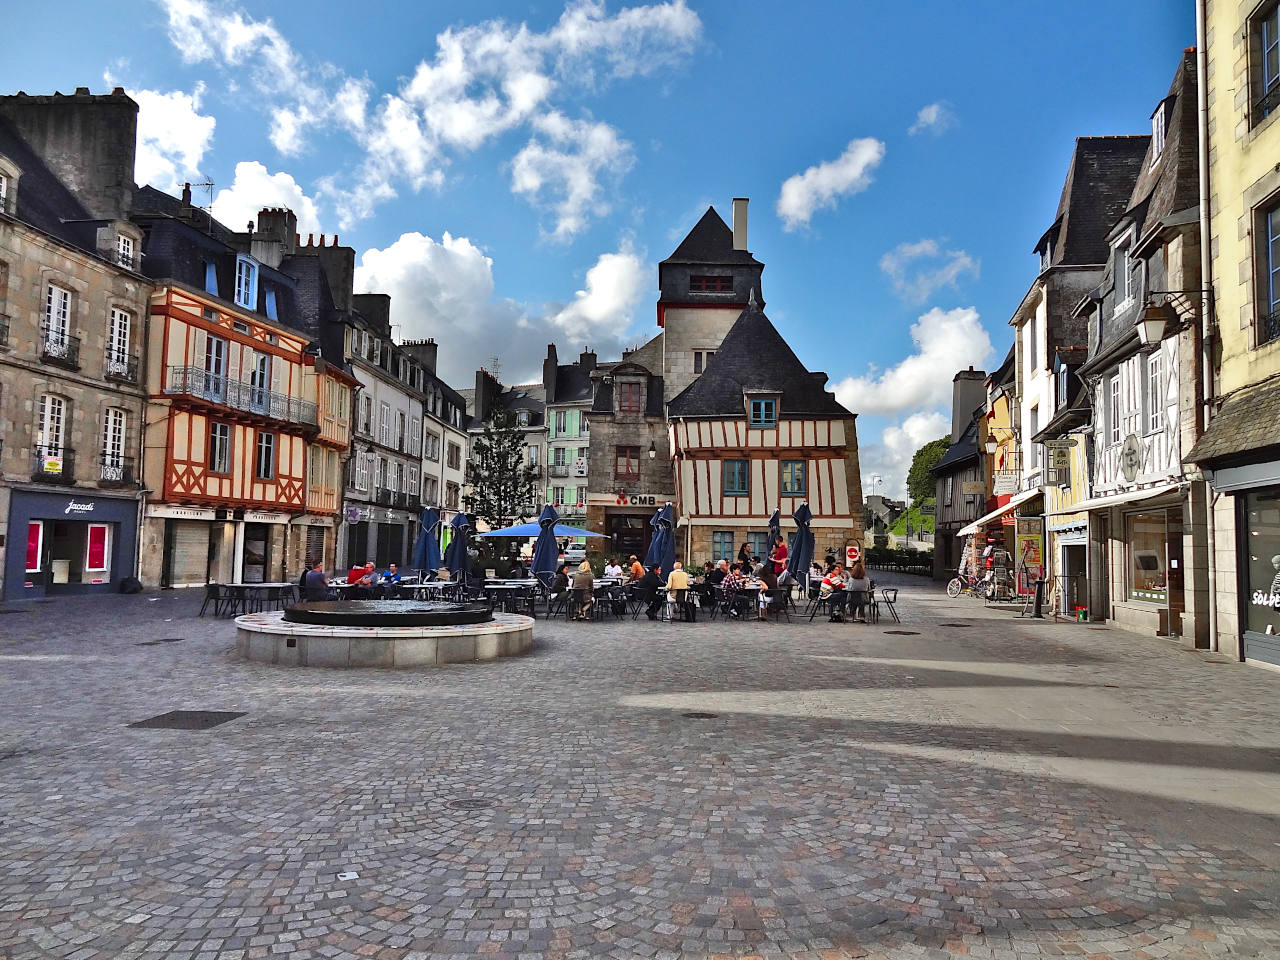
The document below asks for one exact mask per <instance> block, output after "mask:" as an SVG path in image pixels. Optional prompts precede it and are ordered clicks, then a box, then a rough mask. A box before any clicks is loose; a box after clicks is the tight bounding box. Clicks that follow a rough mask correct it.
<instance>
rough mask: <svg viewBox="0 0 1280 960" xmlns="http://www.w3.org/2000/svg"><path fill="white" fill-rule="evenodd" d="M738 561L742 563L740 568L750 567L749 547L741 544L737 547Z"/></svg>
mask: <svg viewBox="0 0 1280 960" xmlns="http://www.w3.org/2000/svg"><path fill="white" fill-rule="evenodd" d="M738 562H739V563H740V564H742V569H743V570H747V569H750V564H751V547H750V546H748V545H747V544H745V543H744V544H743V545H742V546H740V547H739V548H738Z"/></svg>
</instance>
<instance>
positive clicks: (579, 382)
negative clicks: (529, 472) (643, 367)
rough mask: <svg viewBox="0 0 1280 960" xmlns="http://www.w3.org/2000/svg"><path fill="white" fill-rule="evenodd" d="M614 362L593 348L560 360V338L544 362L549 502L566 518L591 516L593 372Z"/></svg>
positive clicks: (576, 522)
mask: <svg viewBox="0 0 1280 960" xmlns="http://www.w3.org/2000/svg"><path fill="white" fill-rule="evenodd" d="M613 366H614V364H611V363H606V364H600V363H598V362H597V360H596V355H595V353H593V352H592V351H591V350H583V351H582V353H581V354H579V356H578V359H577V360H576V361H575V362H574V363H560V362H559V357H558V356H557V354H556V347H555V344H554V343H552V344H548V345H547V357H546V359H545V360H544V361H543V363H542V387H543V391H544V395H545V397H546V404H547V456H546V458H545V463H544V464H543V466H544V467H545V470H546V491H545V496H546V502H547V503H550V504H554V505H555V508H556V511H557V512H558V513H559V514H560V516H561V517H563V518H564V519H565V522H566V523H569V524H572V525H574V526H582V525H583V524H584V523H586V520H587V503H586V501H587V492H588V490H589V488H590V479H589V477H590V466H591V426H590V418H589V416H588V415H589V414H590V412H591V405H592V402H593V400H594V393H595V391H594V390H593V388H592V384H591V374H592V373H593V372H594V371H596V370H597V369H599V370H600V371H601V372H602V373H606V372H608V371H609V370H611V369H612V368H613Z"/></svg>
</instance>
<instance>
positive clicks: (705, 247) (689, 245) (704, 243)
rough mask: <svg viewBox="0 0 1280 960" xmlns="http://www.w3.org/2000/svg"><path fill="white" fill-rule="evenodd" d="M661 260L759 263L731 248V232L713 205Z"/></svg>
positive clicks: (742, 251) (668, 261)
mask: <svg viewBox="0 0 1280 960" xmlns="http://www.w3.org/2000/svg"><path fill="white" fill-rule="evenodd" d="M662 262H663V263H725V264H730V263H759V262H760V261H758V260H757V259H756V258H755V257H753V256H752V255H751V254H750V253H749V252H747V251H746V250H735V249H733V231H732V230H730V229H729V225H728V224H726V223H725V222H724V220H723V219H721V217H720V214H718V213H716V208H715V207H707V212H706V213H704V214H703V215H702V219H701V220H699V221H698V222H697V223H696V224H694V226H693V229H692V230H690V231H689V233H688V234H687V235H686V236H685V238H684V239H683V240H681V241H680V246H678V247H676V249H675V251H674V252H673V253H672V254H671V256H669V257H667V259H665V260H663V261H662Z"/></svg>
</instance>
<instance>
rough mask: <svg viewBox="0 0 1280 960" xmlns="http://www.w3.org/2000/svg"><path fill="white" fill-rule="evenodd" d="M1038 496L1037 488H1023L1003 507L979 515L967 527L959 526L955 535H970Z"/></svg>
mask: <svg viewBox="0 0 1280 960" xmlns="http://www.w3.org/2000/svg"><path fill="white" fill-rule="evenodd" d="M1038 496H1040V491H1039V490H1023V491H1022V492H1021V493H1018V494H1014V496H1012V497H1010V498H1009V502H1008V503H1006V504H1005V505H1004V506H1003V507H999V508H997V509H995V510H992V511H991V512H990V513H988V514H987V515H986V516H985V517H979V518H978V519H977V520H975V521H973V523H971V524H969V525H968V526H967V527H961V528H960V530H959V532H957V533H956V536H957V537H969V536H972V535H973V534H975V533H977V532H978V530H979V529H981V528H982V527H985V526H986V525H987V524H988V523H990V522H991V521H992V520H996V519H998V518H999V517H1003V516H1004V515H1005V514H1006V513H1008V512H1009V511H1010V510H1016V509H1017V508H1018V507H1020V506H1022V505H1023V504H1024V503H1026V502H1027V501H1028V500H1030V499H1031V498H1032V497H1038Z"/></svg>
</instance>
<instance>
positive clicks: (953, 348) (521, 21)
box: [0, 0, 1195, 494]
mask: <svg viewBox="0 0 1280 960" xmlns="http://www.w3.org/2000/svg"><path fill="white" fill-rule="evenodd" d="M58 10H59V16H58V18H57V19H56V21H55V20H53V19H52V18H50V17H49V16H48V6H47V4H43V3H42V4H37V3H33V2H28V0H17V2H16V3H15V2H14V0H10V2H9V4H8V5H7V11H8V16H7V17H6V20H7V22H8V23H9V24H10V25H11V26H12V28H13V34H12V35H11V36H10V42H9V44H8V45H7V48H6V56H5V58H4V61H3V63H0V88H3V89H5V90H7V91H12V90H18V89H23V90H26V91H27V92H28V93H47V92H51V91H52V90H55V89H58V90H63V91H70V90H72V89H73V88H75V87H76V86H89V87H91V88H92V89H93V90H94V91H95V92H104V91H105V89H106V88H107V86H108V84H119V85H122V86H124V87H125V88H126V89H127V90H129V92H130V93H131V94H133V95H134V96H135V97H136V98H138V100H139V103H140V104H141V108H142V109H141V112H140V116H139V128H140V130H139V132H140V136H141V137H142V139H143V144H142V149H141V151H140V157H139V170H138V174H139V178H140V179H141V180H143V181H149V182H152V183H153V184H154V185H156V186H158V187H161V188H163V189H170V190H176V189H177V185H178V184H180V183H181V182H182V181H183V180H191V181H193V182H196V183H200V182H205V181H211V182H212V183H213V184H214V186H213V187H212V188H211V189H210V188H203V189H200V188H198V189H197V190H196V200H197V202H203V203H208V202H209V200H210V199H211V198H212V200H213V206H214V213H215V215H216V216H218V217H219V218H220V219H222V220H223V221H224V222H226V223H228V224H229V225H231V226H234V227H237V228H242V226H243V223H244V222H245V221H246V220H247V219H248V218H249V217H250V216H251V215H252V213H253V211H255V210H256V209H257V208H258V207H259V206H262V205H264V204H271V205H275V204H288V205H290V206H292V207H293V208H294V209H295V210H296V211H297V212H298V213H299V215H300V218H301V219H302V221H303V225H302V231H303V233H304V239H305V234H306V233H307V232H309V231H316V232H321V231H322V232H324V233H325V234H328V235H332V234H333V233H338V234H339V236H340V239H341V242H343V243H344V244H351V245H353V246H354V247H355V248H356V249H357V251H358V261H359V269H358V274H357V283H358V284H360V285H362V286H363V287H365V288H367V289H378V290H382V291H385V292H389V293H391V294H392V297H393V308H392V309H393V321H394V322H396V323H398V324H399V333H400V334H401V335H403V336H406V337H408V336H435V337H436V339H437V340H439V341H440V342H441V366H442V372H443V373H444V374H445V375H446V376H448V377H449V378H450V379H451V380H452V381H453V382H455V384H456V385H457V386H459V387H465V386H467V385H469V382H470V381H471V379H472V378H473V371H474V370H475V367H476V366H477V365H479V364H487V363H488V362H489V359H490V358H491V357H495V356H496V357H498V358H499V360H500V362H501V371H502V375H503V378H504V379H505V380H507V381H509V382H510V381H514V380H517V379H520V378H522V377H532V376H535V375H536V370H537V368H538V364H539V362H540V359H541V357H542V355H543V353H544V351H545V346H546V343H547V342H548V341H550V340H554V341H555V342H556V343H557V344H558V346H559V350H560V354H561V356H562V357H564V356H566V355H571V354H574V353H576V352H577V350H578V349H580V348H581V347H582V346H583V345H585V344H590V345H591V346H593V347H595V348H596V349H597V351H598V352H599V353H600V354H601V356H602V357H604V356H608V355H616V353H617V351H618V350H620V349H621V348H622V346H624V345H626V344H632V343H639V342H642V341H644V340H646V339H648V338H649V337H650V336H652V335H653V334H654V333H656V332H657V328H656V326H655V323H654V300H655V298H656V295H657V291H656V286H657V268H656V263H657V261H658V260H661V259H662V258H663V257H665V256H666V255H667V254H668V253H670V251H671V250H672V249H673V247H674V246H675V244H676V243H677V242H678V241H679V240H680V238H681V237H682V236H683V235H684V233H685V232H687V230H688V229H689V228H690V227H691V226H692V225H693V224H694V222H695V221H696V220H697V218H698V217H699V216H700V215H701V213H702V211H703V210H704V209H705V208H706V206H707V205H708V204H714V205H715V206H716V208H717V209H718V210H719V211H720V212H721V214H722V215H723V216H724V217H725V219H726V220H728V219H729V214H730V210H729V201H730V199H731V198H732V197H734V196H747V197H750V198H751V214H750V247H751V249H752V251H753V252H754V253H755V255H756V256H757V257H758V258H759V259H760V260H762V261H763V262H764V263H765V264H766V270H765V274H764V281H763V283H764V296H765V299H766V300H767V304H768V306H767V312H768V313H769V315H770V317H771V318H772V319H773V320H774V322H775V324H776V325H777V326H778V327H779V329H780V330H782V331H783V333H784V334H785V335H786V336H787V337H788V338H789V339H790V341H791V343H792V344H793V346H794V348H795V350H796V352H797V354H798V355H799V356H800V357H801V359H802V360H804V361H805V362H806V363H807V364H808V365H809V366H810V368H811V369H821V370H825V371H826V372H827V373H828V374H829V375H830V377H831V385H832V387H833V388H834V389H837V394H838V396H840V398H841V399H842V400H843V401H844V402H846V404H847V405H848V406H850V408H851V409H853V410H854V411H855V412H857V413H859V416H860V420H859V436H860V441H861V446H862V455H863V478H864V486H865V487H866V488H867V489H868V491H869V492H870V490H871V488H872V483H871V479H870V478H871V476H872V475H875V474H878V475H880V476H882V477H883V478H884V483H883V484H882V485H881V487H880V489H881V490H882V491H883V492H886V493H891V494H898V493H900V492H901V490H902V480H903V477H904V475H905V468H906V465H907V463H908V462H909V459H910V455H911V452H912V451H913V450H914V449H915V448H916V447H917V446H919V444H920V443H922V442H924V441H925V440H928V439H931V438H933V437H935V436H938V435H941V434H942V433H944V432H945V428H944V426H943V424H944V423H947V422H948V417H949V410H948V406H949V394H950V379H951V376H952V374H953V373H954V371H955V370H956V369H958V368H959V367H962V366H965V365H968V364H969V363H974V364H977V365H988V364H991V363H994V362H998V361H999V358H1000V357H1002V356H1003V354H1004V352H1005V350H1006V349H1007V347H1008V343H1009V331H1008V327H1007V320H1008V317H1009V315H1010V313H1011V312H1012V310H1013V309H1014V307H1015V306H1016V305H1017V302H1018V300H1019V299H1020V298H1021V296H1022V294H1023V293H1024V292H1025V290H1026V288H1027V286H1028V284H1029V283H1030V281H1031V279H1032V277H1033V274H1034V270H1035V262H1034V258H1033V257H1032V255H1031V252H1030V251H1031V247H1032V245H1033V244H1034V243H1035V241H1036V239H1037V238H1038V237H1039V235H1040V234H1041V233H1042V232H1043V230H1044V229H1045V228H1046V227H1047V226H1048V225H1049V223H1050V222H1051V220H1052V218H1053V211H1054V207H1055V205H1056V202H1057V196H1058V192H1059V190H1060V187H1061V184H1062V179H1063V175H1064V173H1065V169H1066V164H1067V161H1068V159H1069V157H1070V153H1071V149H1072V145H1073V140H1074V138H1075V137H1076V136H1082V135H1100V134H1131V133H1137V134H1141V133H1145V132H1148V127H1149V120H1148V117H1149V116H1150V113H1151V111H1152V110H1153V109H1154V107H1155V104H1156V102H1157V101H1158V100H1159V99H1160V98H1161V97H1162V96H1163V94H1164V92H1165V91H1166V89H1167V88H1168V85H1169V82H1170V80H1171V79H1172V75H1173V72H1174V69H1175V68H1176V66H1177V63H1178V58H1179V55H1180V52H1181V51H1182V49H1183V48H1184V47H1186V46H1189V45H1191V44H1193V43H1194V41H1195V35H1194V6H1193V5H1192V4H1191V3H1189V2H1186V3H1178V2H1174V0H1129V2H1127V3H1123V4H1117V3H1115V2H1113V0H1076V2H1073V3H1071V4H1060V3H1048V2H1040V0H1017V2H1014V0H1006V2H1002V3H996V2H987V0H971V2H967V3H963V4H959V3H955V2H954V0H945V2H943V0H917V2H914V3H910V4H901V3H899V4H890V3H883V2H870V0H858V2H849V0H845V2H812V3H801V4H790V5H786V6H780V5H777V4H764V3H756V4H743V3H740V2H738V3H733V2H699V0H683V2H678V0H672V2H651V3H639V2H636V3H632V4H631V5H629V6H623V5H621V4H619V3H616V2H609V3H608V4H605V3H603V2H582V0H571V2H569V3H559V4H551V3H546V4H543V3H519V4H518V3H506V2H497V0H473V2H470V3H467V4H443V3H438V2H436V3H421V4H416V5H411V4H396V5H385V4H361V5H353V4H351V3H349V2H335V0H317V2H311V3H307V4H289V5H283V4H267V3H262V2H222V0H157V2H145V0H138V2H135V3H132V4H127V5H120V4H114V5H112V4H101V3H96V2H94V3H90V2H82V3H81V2H73V3H64V4H60V5H59V8H58ZM53 50H56V51H57V56H51V55H50V52H51V51H53ZM988 368H989V367H988Z"/></svg>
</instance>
